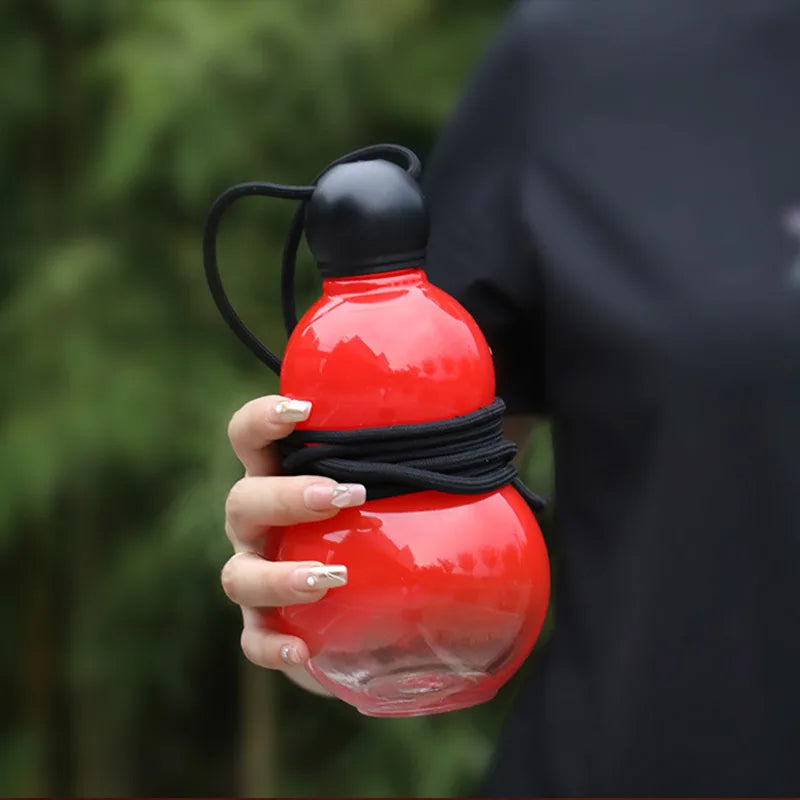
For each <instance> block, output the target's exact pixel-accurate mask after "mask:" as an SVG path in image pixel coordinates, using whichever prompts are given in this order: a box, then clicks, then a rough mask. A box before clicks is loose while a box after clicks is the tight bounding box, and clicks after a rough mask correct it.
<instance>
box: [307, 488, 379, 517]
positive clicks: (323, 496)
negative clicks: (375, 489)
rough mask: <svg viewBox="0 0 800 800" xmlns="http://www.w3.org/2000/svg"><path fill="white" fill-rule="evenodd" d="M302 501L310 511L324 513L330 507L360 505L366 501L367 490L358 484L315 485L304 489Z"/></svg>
mask: <svg viewBox="0 0 800 800" xmlns="http://www.w3.org/2000/svg"><path fill="white" fill-rule="evenodd" d="M303 499H304V500H305V502H306V506H308V508H310V509H311V510H312V511H326V510H327V509H329V508H330V507H331V506H334V507H336V508H349V507H351V506H360V505H362V504H363V503H364V502H365V501H366V499H367V490H366V489H365V488H364V487H363V486H362V485H361V484H360V483H339V484H336V485H335V486H330V485H326V484H315V485H312V486H308V487H306V490H305V492H304V493H303Z"/></svg>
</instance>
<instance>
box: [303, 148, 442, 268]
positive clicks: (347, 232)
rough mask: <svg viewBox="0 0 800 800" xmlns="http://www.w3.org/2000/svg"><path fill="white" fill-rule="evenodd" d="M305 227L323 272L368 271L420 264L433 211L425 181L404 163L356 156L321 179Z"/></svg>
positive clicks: (309, 206)
mask: <svg viewBox="0 0 800 800" xmlns="http://www.w3.org/2000/svg"><path fill="white" fill-rule="evenodd" d="M305 230H306V239H307V240H308V245H309V247H310V248H311V252H312V253H313V255H314V258H316V260H317V261H318V262H319V267H320V271H321V272H322V275H323V277H326V278H332V277H344V276H347V275H365V274H369V273H374V272H388V271H390V270H393V269H400V268H402V267H407V266H417V265H419V264H420V262H421V261H422V259H423V257H424V255H425V245H426V244H427V241H428V215H427V212H426V210H425V201H424V199H423V197H422V192H421V190H420V188H419V184H418V183H417V182H416V181H415V180H414V178H412V177H411V176H410V175H409V174H408V173H407V172H406V171H405V170H404V169H403V168H402V167H399V166H397V164H393V163H392V162H391V161H384V160H383V159H373V160H370V161H354V162H352V163H349V164H339V165H338V166H336V167H333V168H332V169H330V170H329V171H328V172H326V173H325V174H324V175H323V176H322V177H321V178H320V179H319V181H318V182H317V185H316V187H315V189H314V193H313V194H312V196H311V199H310V200H309V201H308V202H307V205H306V218H305Z"/></svg>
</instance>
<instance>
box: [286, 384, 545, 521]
mask: <svg viewBox="0 0 800 800" xmlns="http://www.w3.org/2000/svg"><path fill="white" fill-rule="evenodd" d="M504 411H505V404H504V403H503V401H502V400H501V399H500V398H497V399H495V401H494V402H493V403H492V404H491V405H488V406H484V407H483V408H480V409H478V410H477V411H474V412H473V413H471V414H464V415H462V416H458V417H453V418H452V419H447V420H437V421H435V422H423V423H418V424H413V425H391V426H386V427H379V428H360V429H358V430H296V431H294V432H293V433H292V434H291V435H290V436H289V437H288V438H286V439H284V440H283V441H282V442H281V448H282V454H283V466H284V469H285V470H286V472H287V473H289V474H290V475H301V474H302V475H308V474H312V475H325V476H327V477H329V478H333V479H334V480H336V481H340V482H349V483H363V484H364V485H365V486H366V487H367V495H368V497H369V499H370V500H376V499H378V498H381V497H391V496H395V495H401V494H408V493H409V492H419V491H423V490H426V489H433V490H436V491H440V492H449V493H451V494H482V493H484V492H492V491H494V490H496V489H499V488H500V487H501V486H505V485H506V484H509V483H510V484H512V485H513V486H514V488H515V489H516V490H517V491H518V492H519V493H520V494H521V495H522V496H523V497H524V498H525V500H526V501H527V503H528V504H529V505H530V507H531V508H532V509H533V510H534V511H539V510H541V509H543V508H544V506H545V501H544V500H543V499H542V498H541V497H539V496H538V495H537V494H535V493H534V492H532V491H531V490H530V489H528V487H527V486H525V484H524V483H523V482H522V481H521V480H520V478H519V476H518V475H517V470H516V469H515V467H514V466H513V464H512V463H511V461H512V459H513V458H514V456H515V455H516V452H517V447H516V445H515V444H514V443H513V442H510V441H508V440H506V439H503V438H502V433H501V427H502V418H503V412H504ZM309 445H313V446H312V447H309Z"/></svg>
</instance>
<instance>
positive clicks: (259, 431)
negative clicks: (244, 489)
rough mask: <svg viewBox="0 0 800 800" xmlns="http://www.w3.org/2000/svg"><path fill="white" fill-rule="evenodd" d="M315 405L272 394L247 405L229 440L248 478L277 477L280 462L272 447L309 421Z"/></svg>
mask: <svg viewBox="0 0 800 800" xmlns="http://www.w3.org/2000/svg"><path fill="white" fill-rule="evenodd" d="M310 413H311V403H309V402H308V401H306V400H293V399H291V398H289V397H282V396H281V395H276V394H271V395H267V396H266V397H259V398H257V399H255V400H251V401H250V402H249V403H245V404H244V405H243V406H242V407H241V408H240V409H239V410H238V411H237V412H236V413H235V414H234V415H233V416H232V417H231V421H230V422H229V423H228V439H229V440H230V443H231V446H232V447H233V451H234V453H236V457H237V458H238V459H239V461H241V462H242V465H243V466H244V468H245V470H246V471H247V474H248V475H259V476H263V475H275V474H277V473H278V471H279V465H280V460H279V458H278V454H277V452H276V451H275V448H273V447H270V445H271V444H272V443H273V442H275V441H277V440H278V439H283V438H284V437H286V436H288V435H289V434H290V433H291V432H292V431H293V430H294V426H295V423H297V422H301V421H302V420H305V419H308V415H309V414H310Z"/></svg>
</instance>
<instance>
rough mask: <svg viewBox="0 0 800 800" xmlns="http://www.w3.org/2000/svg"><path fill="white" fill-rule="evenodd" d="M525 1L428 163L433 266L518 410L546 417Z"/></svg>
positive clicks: (429, 266) (434, 277) (429, 263)
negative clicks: (481, 339) (526, 211)
mask: <svg viewBox="0 0 800 800" xmlns="http://www.w3.org/2000/svg"><path fill="white" fill-rule="evenodd" d="M528 11H529V8H528V4H527V3H519V4H518V5H517V6H515V8H514V9H513V10H512V12H511V13H510V14H509V16H508V17H507V18H506V20H505V22H504V24H503V25H502V26H501V29H500V31H499V32H498V34H497V36H496V37H495V39H494V42H493V43H492V45H491V46H490V48H489V50H488V52H487V54H486V55H485V57H484V58H483V60H482V61H481V63H480V64H479V65H478V68H477V70H476V72H475V74H474V75H473V77H472V79H471V81H470V82H469V85H468V87H467V90H466V92H465V93H464V95H463V97H462V98H461V101H460V103H459V104H458V106H457V108H456V111H455V113H454V115H453V116H452V118H451V119H450V121H449V123H448V124H447V125H446V126H445V129H444V131H443V132H442V135H441V138H440V140H439V141H438V143H437V145H436V147H435V148H434V152H433V154H432V156H431V158H430V160H429V162H428V164H427V166H426V169H425V173H424V177H423V188H424V191H425V195H426V199H427V202H428V206H429V211H430V224H431V229H430V237H429V241H428V250H427V257H426V267H425V270H426V272H427V274H428V277H429V279H430V280H431V281H432V282H433V283H434V284H436V285H437V286H439V287H440V288H441V289H443V290H444V291H446V292H447V293H448V294H450V295H452V296H453V297H455V298H456V300H458V301H459V302H460V303H461V304H462V305H463V306H464V307H465V308H466V309H467V311H469V313H470V314H471V315H472V316H473V317H474V318H475V320H476V322H477V323H478V325H479V326H480V328H481V330H482V331H483V333H484V336H485V337H486V339H487V341H488V343H489V346H490V347H491V348H492V354H493V357H494V363H495V370H496V374H497V394H498V395H499V396H500V397H502V398H503V400H505V402H506V405H507V407H508V411H509V412H511V413H546V411H547V408H546V405H547V404H546V401H545V386H544V357H543V356H544V326H543V316H544V309H543V308H542V302H541V292H540V291H539V288H538V285H537V284H538V270H537V268H536V256H535V252H534V247H533V245H532V243H531V241H530V236H529V235H528V234H527V233H526V229H527V226H526V225H525V220H524V219H523V213H522V209H523V203H522V196H523V189H524V185H523V181H524V174H525V165H526V150H527V148H528V146H529V127H530V125H529V121H528V120H529V115H530V112H531V109H530V97H531V93H530V87H529V84H530V76H531V72H530V47H531V42H530V36H529V27H528V25H526V24H525V23H526V21H525V16H526V14H527V12H528Z"/></svg>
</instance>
